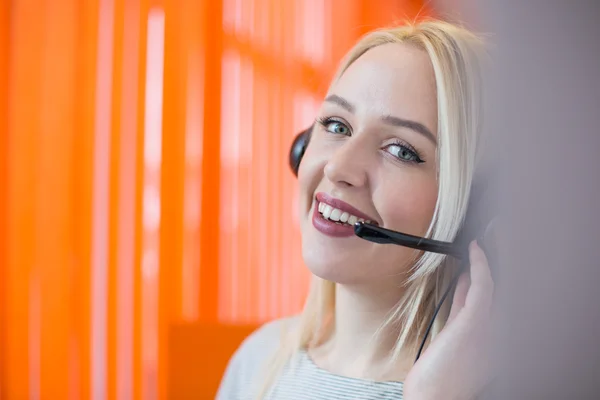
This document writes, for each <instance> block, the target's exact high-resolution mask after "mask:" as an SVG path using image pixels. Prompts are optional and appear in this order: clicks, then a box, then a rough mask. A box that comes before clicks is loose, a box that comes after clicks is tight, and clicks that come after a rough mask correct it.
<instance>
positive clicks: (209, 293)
mask: <svg viewBox="0 0 600 400" xmlns="http://www.w3.org/2000/svg"><path fill="white" fill-rule="evenodd" d="M206 7H207V8H206V13H205V14H204V18H205V19H204V23H203V26H204V27H205V32H206V35H207V38H208V37H210V40H208V39H207V40H206V52H205V54H206V56H205V60H206V64H205V68H206V70H205V71H206V77H207V78H206V79H205V89H204V98H205V99H206V102H205V106H204V116H205V117H204V132H206V134H205V135H204V140H203V154H204V156H203V158H202V212H201V215H202V228H201V232H200V236H201V243H200V248H201V249H202V253H201V255H200V318H201V320H202V321H206V322H216V321H217V312H218V302H217V301H218V287H219V281H218V279H219V265H220V264H219V234H218V231H219V227H220V224H219V215H220V208H221V207H220V191H219V188H220V167H219V166H220V164H221V162H220V155H221V141H220V132H221V62H222V61H221V60H222V54H223V48H222V43H223V38H222V29H223V2H222V1H221V0H210V1H207V6H206Z"/></svg>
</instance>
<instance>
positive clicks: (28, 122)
mask: <svg viewBox="0 0 600 400" xmlns="http://www.w3.org/2000/svg"><path fill="white" fill-rule="evenodd" d="M435 11H436V10H435V7H433V6H432V4H431V2H425V1H419V0H403V1H401V0H378V1H373V0H285V1H283V0H252V1H251V0H2V1H1V2H0V124H1V126H0V398H1V399H2V400H12V399H39V398H41V399H88V398H92V399H167V398H169V399H184V398H185V399H187V398H194V399H210V398H213V397H214V394H215V391H216V388H217V386H218V383H219V380H220V378H221V375H222V374H223V371H224V368H225V365H226V363H227V361H228V359H229V357H230V356H231V354H232V352H233V351H234V350H235V348H236V347H237V346H238V345H239V344H240V342H241V340H242V339H243V338H244V337H245V336H246V335H247V334H248V333H249V332H250V331H251V330H253V329H255V327H257V326H258V325H260V324H261V323H263V322H265V321H267V320H271V319H274V318H278V317H281V316H285V315H290V314H293V313H296V312H298V311H299V310H300V309H301V307H302V302H303V298H304V296H305V293H306V291H307V285H308V281H309V274H308V271H307V270H305V268H304V267H303V265H302V260H301V256H300V240H299V232H298V221H297V215H296V204H295V202H296V181H295V179H294V177H293V175H292V173H291V172H290V170H289V168H288V164H287V160H288V150H289V147H290V144H291V142H292V139H293V137H294V135H295V134H296V133H297V132H299V131H300V130H302V129H304V128H306V127H307V126H308V125H309V124H310V123H311V122H312V120H313V119H314V113H315V110H316V108H317V107H318V106H319V102H320V99H321V96H322V95H323V94H324V92H325V91H326V89H327V85H328V82H329V79H330V78H331V76H332V74H333V72H334V69H335V66H336V64H337V62H338V61H339V59H340V57H342V55H343V54H344V53H345V51H346V50H348V49H349V47H350V46H351V45H352V44H353V43H354V42H355V41H356V40H357V39H358V37H359V36H361V35H362V34H364V33H365V32H367V31H369V30H371V29H373V28H376V27H379V26H382V25H387V24H390V23H392V22H394V21H401V20H403V19H406V18H409V19H412V18H414V17H415V16H417V15H421V16H428V15H434V14H435Z"/></svg>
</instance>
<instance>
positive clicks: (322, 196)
mask: <svg viewBox="0 0 600 400" xmlns="http://www.w3.org/2000/svg"><path fill="white" fill-rule="evenodd" d="M316 198H317V201H318V202H319V203H325V204H329V205H330V206H331V207H334V208H338V209H340V210H342V211H345V212H347V213H348V214H351V215H354V216H355V217H358V218H363V219H364V220H365V221H371V222H373V223H375V224H378V225H379V223H378V222H377V220H376V219H375V218H373V217H371V216H369V215H367V214H365V213H363V212H362V211H360V210H358V209H356V208H354V207H352V206H351V205H350V204H348V203H346V202H345V201H342V200H340V199H336V198H335V197H332V196H330V195H328V194H327V193H323V192H320V193H317V196H316Z"/></svg>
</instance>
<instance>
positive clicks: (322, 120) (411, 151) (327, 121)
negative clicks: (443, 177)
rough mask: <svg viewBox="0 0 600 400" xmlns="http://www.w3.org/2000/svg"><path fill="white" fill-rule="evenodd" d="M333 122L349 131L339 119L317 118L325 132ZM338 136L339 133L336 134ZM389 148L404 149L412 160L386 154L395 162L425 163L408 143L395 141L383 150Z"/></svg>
mask: <svg viewBox="0 0 600 400" xmlns="http://www.w3.org/2000/svg"><path fill="white" fill-rule="evenodd" d="M333 122H337V123H338V124H342V125H344V126H346V128H347V129H348V131H350V128H349V127H348V126H347V125H346V124H345V123H344V122H343V121H340V120H339V119H336V118H332V117H320V118H317V123H318V124H319V125H321V126H322V127H323V128H324V129H325V130H327V126H328V125H329V124H331V123H333ZM328 132H329V133H333V132H330V131H328ZM333 134H334V135H335V133H333ZM338 135H339V133H338ZM390 146H398V147H400V148H401V149H404V150H406V151H408V152H409V154H410V155H411V156H412V157H411V158H413V159H412V160H406V159H402V158H400V157H398V156H395V155H393V154H391V153H389V152H388V153H389V154H390V155H391V156H392V157H394V158H395V159H396V160H397V161H400V162H406V163H414V164H422V163H424V162H425V160H423V159H422V158H421V156H420V155H419V152H418V151H417V150H416V149H415V148H414V147H412V146H411V145H410V144H408V143H406V142H404V141H402V140H400V139H395V140H394V142H393V143H391V144H388V145H387V146H385V148H388V147H390Z"/></svg>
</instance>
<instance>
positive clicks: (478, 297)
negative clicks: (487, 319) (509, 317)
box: [465, 241, 494, 311]
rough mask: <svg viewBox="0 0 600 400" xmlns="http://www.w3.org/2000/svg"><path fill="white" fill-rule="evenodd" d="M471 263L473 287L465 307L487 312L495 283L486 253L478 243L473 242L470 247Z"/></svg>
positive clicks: (471, 286) (470, 289)
mask: <svg viewBox="0 0 600 400" xmlns="http://www.w3.org/2000/svg"><path fill="white" fill-rule="evenodd" d="M469 261H470V262H471V269H470V272H471V274H470V276H471V285H470V287H469V292H468V293H467V298H466V300H465V305H466V306H468V307H476V308H477V309H481V310H485V311H487V310H489V307H490V306H491V302H492V298H493V294H494V281H493V280H492V275H491V273H490V267H489V265H488V261H487V258H486V256H485V253H484V252H483V250H481V248H480V247H479V246H478V245H477V242H476V241H473V242H471V245H470V246H469Z"/></svg>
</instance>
